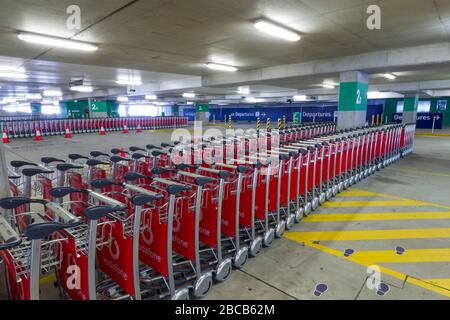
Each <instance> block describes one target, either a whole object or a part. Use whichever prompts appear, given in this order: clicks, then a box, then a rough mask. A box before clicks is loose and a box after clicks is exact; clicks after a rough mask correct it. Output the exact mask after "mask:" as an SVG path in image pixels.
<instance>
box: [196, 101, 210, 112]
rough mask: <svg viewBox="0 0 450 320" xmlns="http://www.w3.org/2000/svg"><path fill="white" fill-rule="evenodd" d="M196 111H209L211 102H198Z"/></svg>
mask: <svg viewBox="0 0 450 320" xmlns="http://www.w3.org/2000/svg"><path fill="white" fill-rule="evenodd" d="M195 112H209V104H207V103H197V104H196V105H195Z"/></svg>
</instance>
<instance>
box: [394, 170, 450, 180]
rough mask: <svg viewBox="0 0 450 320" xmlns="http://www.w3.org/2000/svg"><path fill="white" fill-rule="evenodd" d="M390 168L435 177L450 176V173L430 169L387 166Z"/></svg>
mask: <svg viewBox="0 0 450 320" xmlns="http://www.w3.org/2000/svg"><path fill="white" fill-rule="evenodd" d="M387 169H388V170H392V171H398V172H406V173H415V174H418V175H422V176H434V177H446V178H450V174H448V173H443V172H430V171H422V170H415V169H401V168H387Z"/></svg>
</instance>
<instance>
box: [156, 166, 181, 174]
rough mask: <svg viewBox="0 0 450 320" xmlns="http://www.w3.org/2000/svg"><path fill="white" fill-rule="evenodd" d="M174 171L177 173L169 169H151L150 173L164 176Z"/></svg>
mask: <svg viewBox="0 0 450 320" xmlns="http://www.w3.org/2000/svg"><path fill="white" fill-rule="evenodd" d="M175 171H177V170H176V169H171V168H162V167H156V168H153V169H152V173H153V174H154V175H157V176H159V175H161V174H164V173H168V172H175Z"/></svg>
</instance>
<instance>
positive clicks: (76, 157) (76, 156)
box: [68, 153, 89, 160]
mask: <svg viewBox="0 0 450 320" xmlns="http://www.w3.org/2000/svg"><path fill="white" fill-rule="evenodd" d="M68 157H69V159H70V160H79V159H86V160H88V159H89V158H88V157H86V156H82V155H81V154H78V153H71V154H69V155H68Z"/></svg>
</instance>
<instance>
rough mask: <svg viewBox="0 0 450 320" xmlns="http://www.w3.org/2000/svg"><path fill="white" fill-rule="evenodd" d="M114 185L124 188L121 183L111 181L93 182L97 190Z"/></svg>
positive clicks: (98, 180) (99, 180) (92, 184)
mask: <svg viewBox="0 0 450 320" xmlns="http://www.w3.org/2000/svg"><path fill="white" fill-rule="evenodd" d="M112 185H116V186H122V184H121V183H119V182H115V181H112V180H110V179H97V180H93V181H91V186H92V187H94V188H95V189H103V188H106V187H109V186H112Z"/></svg>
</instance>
